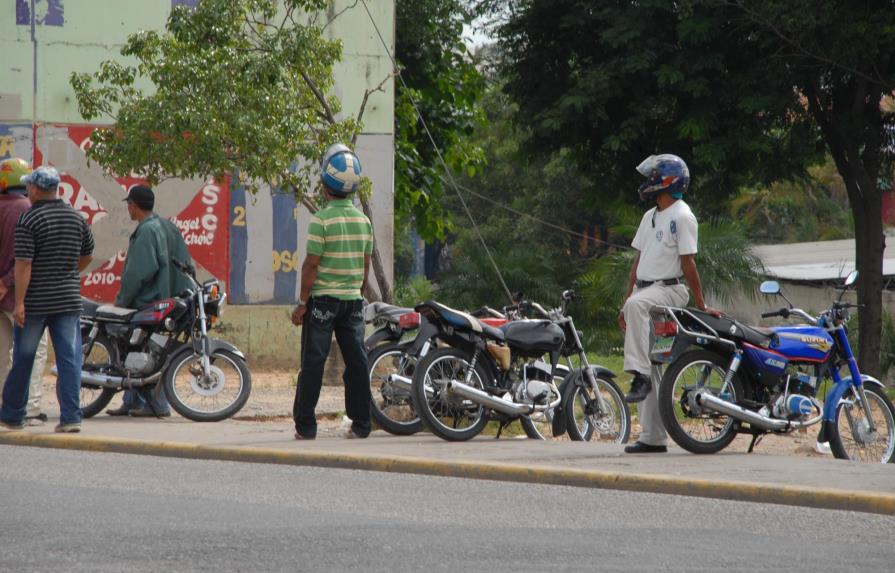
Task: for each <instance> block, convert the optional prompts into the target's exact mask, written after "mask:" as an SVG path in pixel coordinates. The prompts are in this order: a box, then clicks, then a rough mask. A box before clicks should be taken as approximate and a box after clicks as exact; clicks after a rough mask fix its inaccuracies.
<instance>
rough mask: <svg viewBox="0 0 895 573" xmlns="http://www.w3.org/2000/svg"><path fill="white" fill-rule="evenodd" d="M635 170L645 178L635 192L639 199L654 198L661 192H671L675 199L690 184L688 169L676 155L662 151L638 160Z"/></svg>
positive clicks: (678, 197)
mask: <svg viewBox="0 0 895 573" xmlns="http://www.w3.org/2000/svg"><path fill="white" fill-rule="evenodd" d="M637 172H638V173H640V174H641V175H643V176H644V177H646V178H647V180H646V181H645V182H644V183H643V185H641V186H640V188H639V189H638V190H637V193H639V194H640V200H641V201H646V200H647V199H654V198H656V197H658V196H659V195H661V194H662V193H671V194H673V195H674V196H675V197H676V198H677V199H680V196H681V195H683V193H684V191H686V190H687V187H689V186H690V170H689V169H688V168H687V164H686V163H684V160H683V159H681V158H680V157H678V156H677V155H671V154H670V153H663V154H661V155H650V156H649V157H647V158H646V159H644V160H643V161H641V162H640V165H638V166H637Z"/></svg>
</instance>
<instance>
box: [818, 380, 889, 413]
mask: <svg viewBox="0 0 895 573" xmlns="http://www.w3.org/2000/svg"><path fill="white" fill-rule="evenodd" d="M851 381H852V379H851V376H846V377H845V378H843V379H842V382H840V383H839V384H836V385H834V386H833V389H832V390H831V391H830V393H829V394H827V397H826V398H825V399H824V421H825V422H833V421H834V420H835V419H836V407H837V406H839V402H841V401H842V398H843V397H844V396H845V393H846V392H848V391H849V390H850V389H851V387H852V384H851ZM861 384H864V385H868V386H875V387H877V388H879V389H880V390H885V388H886V387H885V385H884V384H883V383H882V382H880V381H879V380H877V379H876V378H874V377H873V376H870V375H869V374H861Z"/></svg>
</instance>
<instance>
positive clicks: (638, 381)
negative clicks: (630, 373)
mask: <svg viewBox="0 0 895 573" xmlns="http://www.w3.org/2000/svg"><path fill="white" fill-rule="evenodd" d="M652 390H653V381H652V380H650V379H649V377H648V376H644V375H643V374H635V375H634V379H633V380H631V391H630V392H628V395H627V396H625V402H627V403H628V404H636V403H638V402H643V401H644V400H645V399H646V397H647V396H648V395H649V393H650V392H652Z"/></svg>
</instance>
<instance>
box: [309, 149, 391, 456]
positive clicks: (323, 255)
mask: <svg viewBox="0 0 895 573" xmlns="http://www.w3.org/2000/svg"><path fill="white" fill-rule="evenodd" d="M321 171H322V172H321V176H320V178H321V180H322V181H323V190H324V193H325V195H326V199H327V205H326V207H324V208H323V209H321V210H320V211H318V212H317V213H316V214H315V215H314V217H313V218H312V219H311V224H310V225H309V226H308V236H307V240H308V247H307V256H306V257H305V261H304V263H303V264H302V267H301V294H300V297H299V298H300V300H299V301H298V306H297V307H295V310H294V311H293V312H292V323H293V324H295V325H301V326H302V332H301V371H300V373H299V375H298V387H297V388H296V389H295V403H294V404H293V407H292V417H293V419H294V420H295V439H297V440H312V439H314V438H315V437H316V436H317V418H316V415H315V413H314V410H315V409H316V407H317V400H318V399H319V398H320V387H321V386H322V384H323V367H324V365H325V364H326V358H327V357H328V356H329V349H330V345H331V343H332V336H333V333H335V335H336V342H338V344H339V350H340V351H341V352H342V358H343V359H344V360H345V374H344V375H343V376H342V380H343V381H344V382H345V411H346V413H347V414H348V417H349V418H351V429H350V430H349V431H348V433H347V434H346V437H348V438H366V437H367V436H368V435H369V434H370V429H371V426H370V400H371V396H370V379H369V373H368V372H367V354H366V352H365V351H364V319H363V296H362V295H361V292H362V291H363V289H364V287H365V286H366V283H367V275H368V272H369V268H370V255H371V254H372V252H373V225H372V224H371V223H370V220H369V219H368V218H367V217H366V215H364V214H363V213H362V212H361V211H359V210H358V209H357V208H356V207H355V206H354V204H353V202H352V199H351V197H352V196H353V193H354V192H355V191H356V190H357V188H358V186H359V185H360V181H361V167H360V161H358V159H357V156H356V155H355V154H354V153H353V152H352V151H351V150H350V149H348V148H347V147H346V146H344V145H342V144H336V145H333V146H332V147H330V148H329V150H328V151H327V152H326V155H325V156H324V157H323V161H322V164H321Z"/></svg>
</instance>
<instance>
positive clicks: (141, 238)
mask: <svg viewBox="0 0 895 573" xmlns="http://www.w3.org/2000/svg"><path fill="white" fill-rule="evenodd" d="M125 201H127V212H128V214H129V215H130V218H131V221H137V228H136V230H134V232H133V234H132V235H131V238H130V244H129V245H128V248H127V258H126V259H125V261H124V270H123V271H122V273H121V290H119V291H118V297H117V298H116V299H115V306H120V307H123V308H139V307H141V306H143V305H146V304H150V303H153V302H155V301H157V300H162V299H165V298H169V297H172V296H176V295H178V294H180V293H181V292H183V291H184V290H186V289H187V288H189V283H188V281H187V280H186V277H184V276H183V275H182V274H181V273H180V271H178V270H177V268H176V267H175V266H174V265H173V264H172V263H171V259H177V260H179V261H181V262H184V263H187V264H191V262H192V261H191V260H190V253H189V251H188V250H187V246H186V243H185V242H184V240H183V235H181V234H180V230H179V229H178V228H177V226H176V225H174V223H172V222H171V221H169V220H168V219H164V218H162V217H159V216H158V215H156V214H155V213H154V212H153V211H152V210H153V208H154V207H155V193H153V192H152V189H150V188H149V187H147V186H145V185H136V186H134V187H132V188H131V190H130V191H129V192H128V194H127V197H126V198H125ZM106 413H107V414H109V415H110V416H126V415H131V416H135V417H147V416H158V417H168V416H170V415H171V408H170V406H169V405H168V400H167V399H166V398H165V393H164V390H162V387H161V385H157V386H156V388H155V390H154V391H153V403H152V405H151V407H150V405H149V404H147V403H146V401H145V400H144V399H143V397H142V396H141V395H140V393H139V392H137V391H136V390H128V391H127V392H125V393H124V402H123V403H122V405H121V407H120V408H116V409H114V410H106Z"/></svg>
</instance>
